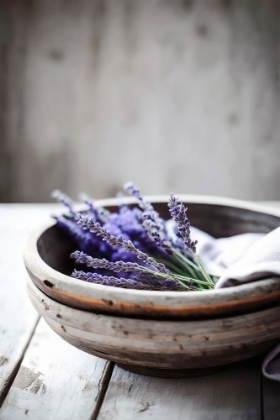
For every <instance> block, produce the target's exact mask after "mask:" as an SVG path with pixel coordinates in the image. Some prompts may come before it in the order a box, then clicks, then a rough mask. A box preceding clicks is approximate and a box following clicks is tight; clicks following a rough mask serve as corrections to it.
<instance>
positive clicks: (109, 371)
mask: <svg viewBox="0 0 280 420" xmlns="http://www.w3.org/2000/svg"><path fill="white" fill-rule="evenodd" d="M114 366H115V364H114V363H113V362H108V366H107V369H106V372H105V375H104V377H103V378H102V380H101V389H100V392H99V394H98V396H97V398H96V405H95V409H94V411H93V413H92V416H91V418H90V420H97V418H98V415H99V412H100V409H101V407H102V404H103V401H104V398H105V395H106V393H107V390H108V387H109V383H110V380H111V377H112V374H113V370H114Z"/></svg>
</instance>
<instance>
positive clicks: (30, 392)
mask: <svg viewBox="0 0 280 420" xmlns="http://www.w3.org/2000/svg"><path fill="white" fill-rule="evenodd" d="M279 204H280V203H279ZM56 210H57V211H58V207H57V206H50V205H42V206H40V205H0V233H1V236H0V258H1V265H0V290H1V294H0V360H1V362H2V363H1V366H0V393H1V400H0V420H24V419H28V418H30V419H32V420H37V419H38V418H40V419H42V420H53V419H56V420H64V419H68V418H71V419H72V420H80V419H85V420H86V419H88V420H96V419H99V420H112V419H116V420H119V419H120V420H128V419H131V420H133V419H141V420H144V419H153V420H154V419H156V420H164V419H169V418H170V419H171V418H172V419H173V418H174V419H178V420H179V419H180V420H183V419H186V418H191V419H192V420H204V419H207V420H208V419H209V420H252V419H254V420H276V419H278V418H279V417H278V415H279V412H280V400H279V393H280V384H278V383H273V382H269V381H267V380H263V379H262V377H261V375H260V361H251V362H245V363H243V364H241V365H237V366H233V367H232V368H231V369H229V370H226V371H223V372H220V373H217V374H215V375H211V376H207V377H201V378H189V379H183V380H182V379H180V380H178V379H177V380H176V379H175V380H171V379H159V378H151V377H144V376H140V375H136V374H132V373H128V372H126V371H123V370H121V369H120V368H119V367H117V366H113V364H109V363H107V362H105V361H103V360H101V359H98V358H96V357H94V356H90V355H88V354H86V353H82V352H81V351H79V350H77V349H75V348H73V347H71V346H70V345H69V344H68V343H65V342H64V341H62V340H61V339H60V338H59V337H58V336H56V335H55V334H54V333H53V332H52V331H51V330H50V329H49V327H48V326H46V325H45V324H44V322H43V321H42V320H41V321H40V322H39V324H38V325H37V327H36V323H37V315H36V314H35V312H34V310H33V309H32V308H31V306H30V304H29V302H28V299H27V296H26V295H25V291H24V289H25V276H26V274H25V272H24V268H23V264H22V259H21V248H22V245H23V243H24V241H25V238H26V236H27V234H28V232H29V231H30V229H31V228H32V227H34V226H35V225H36V224H38V223H39V221H40V220H41V219H42V217H43V216H44V215H46V214H49V212H51V211H52V212H53V211H56ZM35 327H36V328H35ZM34 329H35V331H34ZM6 359H7V360H6ZM111 374H112V377H111Z"/></svg>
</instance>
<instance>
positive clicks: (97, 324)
mask: <svg viewBox="0 0 280 420" xmlns="http://www.w3.org/2000/svg"><path fill="white" fill-rule="evenodd" d="M28 294H29V297H30V299H31V301H32V303H33V305H34V306H35V308H36V309H37V311H38V312H39V314H40V315H41V316H42V317H43V318H44V319H45V320H46V322H47V323H48V324H49V325H50V327H51V328H52V329H53V330H54V331H55V332H56V333H57V334H59V335H60V336H61V337H62V338H63V339H64V340H66V341H68V342H69V343H70V344H72V345H73V346H75V347H78V348H79V349H82V350H84V351H86V352H88V353H90V354H94V355H96V356H99V357H102V358H104V359H108V360H112V361H114V362H117V363H118V364H121V365H122V367H125V368H127V369H130V370H132V371H136V372H139V373H144V374H152V375H154V376H171V377H178V376H180V377H182V376H193V375H197V374H201V373H203V374H205V373H209V372H211V368H212V369H213V367H217V366H221V365H226V364H229V363H234V362H237V361H240V360H242V359H246V358H249V357H252V356H255V355H257V354H259V353H262V352H263V351H265V350H268V349H269V348H270V347H271V346H272V345H273V344H274V343H275V341H277V340H279V338H280V307H279V306H277V307H274V308H270V309H265V310H261V311H258V312H254V313H250V314H244V315H237V316H234V317H227V316H222V317H220V318H218V319H206V320H149V319H137V318H131V317H122V316H112V315H104V314H102V315H100V314H96V313H92V312H89V311H84V310H80V309H75V308H71V307H68V306H66V305H63V304H61V303H58V302H56V301H54V300H53V299H51V298H50V297H48V296H46V295H45V294H44V293H42V292H41V291H40V290H39V289H38V288H37V287H36V286H35V285H34V283H33V282H32V281H31V280H30V279H29V280H28Z"/></svg>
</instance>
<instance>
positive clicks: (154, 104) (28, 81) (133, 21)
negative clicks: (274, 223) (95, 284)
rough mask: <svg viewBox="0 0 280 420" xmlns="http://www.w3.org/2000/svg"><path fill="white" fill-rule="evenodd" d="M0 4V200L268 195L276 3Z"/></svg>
mask: <svg viewBox="0 0 280 420" xmlns="http://www.w3.org/2000/svg"><path fill="white" fill-rule="evenodd" d="M0 5H1V33H0V46H1V66H0V68H1V76H0V144H1V156H0V159H1V165H0V170H1V174H2V176H1V177H0V187H1V193H0V194H1V195H0V197H2V199H4V200H11V201H14V200H23V201H31V200H40V201H44V200H45V201H47V200H49V194H50V191H51V190H52V189H54V188H57V187H59V188H61V189H63V190H65V191H66V192H67V193H69V194H72V195H76V194H77V193H78V192H80V191H86V192H88V193H89V194H92V195H93V196H94V197H106V196H107V197H108V196H112V195H113V194H114V193H115V192H116V190H117V189H119V187H120V186H121V185H122V183H123V182H124V181H127V180H128V179H133V180H134V181H135V182H136V183H138V184H139V185H140V186H141V187H142V189H143V192H145V193H149V194H152V193H153V194H154V193H164V192H168V191H170V190H172V191H179V192H180V191H182V192H187V193H198V194H205V193H206V194H215V195H231V196H234V197H239V198H247V199H278V198H280V190H279V187H278V182H277V181H278V179H279V177H280V165H279V156H280V142H279V129H280V126H279V124H280V120H279V118H278V114H279V111H278V110H279V101H280V95H279V86H280V84H279V80H280V79H279V71H280V64H279V30H280V29H279V14H280V13H279V9H280V1H279V0H255V1H254V2H252V1H243V0H235V1H230V0H228V1H226V0H225V1H221V0H208V1H207V2H206V1H205V0H164V1H162V0H144V1H139V0H118V1H115V0H94V1H92V0H80V1H79V2H76V1H73V0H71V1H67V2H65V1H63V0H58V1H49V0H35V1H31V0H28V1H24V2H22V1H21V0H15V1H8V0H1V2H0ZM143 162H144V163H145V169H144V170H143ZM46 174H48V175H47V176H46ZM37 185H40V188H37ZM11 186H12V188H11Z"/></svg>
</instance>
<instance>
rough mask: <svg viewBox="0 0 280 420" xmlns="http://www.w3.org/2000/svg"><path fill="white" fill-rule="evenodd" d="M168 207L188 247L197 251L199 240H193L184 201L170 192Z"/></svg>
mask: <svg viewBox="0 0 280 420" xmlns="http://www.w3.org/2000/svg"><path fill="white" fill-rule="evenodd" d="M168 207H169V211H170V214H171V216H172V218H173V219H174V220H175V222H176V223H177V227H178V231H179V233H180V235H181V236H182V238H183V240H184V243H185V245H186V247H187V248H189V249H191V250H192V251H193V252H195V251H196V244H197V241H192V240H191V237H190V234H191V231H190V222H189V219H188V217H187V214H186V212H187V209H186V208H185V207H184V205H183V203H179V202H178V198H176V197H175V196H174V195H173V194H170V199H169V203H168Z"/></svg>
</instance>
